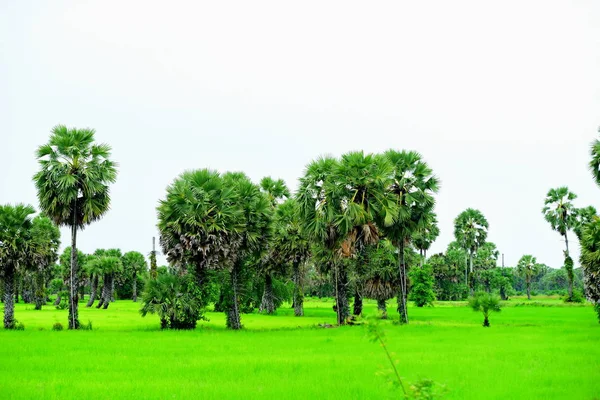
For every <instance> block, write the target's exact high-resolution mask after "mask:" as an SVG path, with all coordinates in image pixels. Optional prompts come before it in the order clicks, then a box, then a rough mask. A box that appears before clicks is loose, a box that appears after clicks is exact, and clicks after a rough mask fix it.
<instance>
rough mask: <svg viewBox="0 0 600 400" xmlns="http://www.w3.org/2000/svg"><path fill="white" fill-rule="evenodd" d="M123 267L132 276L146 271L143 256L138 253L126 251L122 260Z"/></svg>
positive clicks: (146, 264)
mask: <svg viewBox="0 0 600 400" xmlns="http://www.w3.org/2000/svg"><path fill="white" fill-rule="evenodd" d="M122 262H123V267H124V268H125V269H127V270H129V271H131V272H133V273H134V274H138V273H140V272H141V271H145V270H146V269H148V263H146V258H145V257H144V255H143V254H142V253H140V252H138V251H128V252H127V253H125V254H123V258H122Z"/></svg>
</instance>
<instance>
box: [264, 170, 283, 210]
mask: <svg viewBox="0 0 600 400" xmlns="http://www.w3.org/2000/svg"><path fill="white" fill-rule="evenodd" d="M259 186H260V190H261V192H263V193H265V194H266V195H267V197H268V198H269V201H270V202H271V204H272V205H273V206H275V205H276V204H278V203H280V202H281V201H282V200H284V199H287V198H289V197H290V190H289V189H288V187H287V186H286V184H285V182H284V180H283V179H277V180H275V179H273V178H271V177H270V176H266V177H264V178H263V179H261V181H260V185H259Z"/></svg>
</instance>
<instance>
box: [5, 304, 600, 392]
mask: <svg viewBox="0 0 600 400" xmlns="http://www.w3.org/2000/svg"><path fill="white" fill-rule="evenodd" d="M332 304H333V303H332V301H331V300H324V299H310V300H308V301H307V302H306V303H305V307H306V308H305V312H306V316H305V317H301V318H296V317H294V316H293V310H292V309H290V307H289V305H288V306H284V307H282V308H280V309H279V310H278V311H277V315H274V316H268V315H260V314H257V313H255V314H244V315H243V316H242V322H243V324H244V329H243V330H242V331H230V330H226V329H225V317H224V314H222V313H213V312H208V313H207V315H206V316H207V318H208V319H209V321H202V322H200V323H199V325H198V328H197V329H196V330H194V331H161V330H160V329H159V321H158V318H157V317H155V316H149V317H146V318H142V317H141V316H140V315H139V312H138V310H139V307H140V305H139V304H136V303H133V302H131V301H125V300H121V301H117V302H115V303H113V304H111V305H110V307H109V309H107V310H97V309H95V308H91V309H90V308H85V306H84V304H81V305H80V307H81V308H80V319H81V321H82V322H83V323H85V322H87V321H92V325H93V330H92V331H67V330H64V331H53V330H52V325H53V324H54V323H55V322H61V323H63V325H66V320H67V311H66V310H56V309H55V308H54V307H52V306H46V307H44V309H43V310H42V311H35V310H33V306H32V305H29V304H18V305H17V307H16V312H15V316H16V318H17V319H18V320H19V321H20V322H22V323H23V324H24V325H25V330H24V331H9V330H1V331H0V343H1V345H0V360H1V362H0V398H1V399H66V398H85V399H133V398H136V399H137V398H144V399H186V398H202V399H223V398H252V399H255V398H257V399H272V398H281V399H290V398H294V399H311V398H320V399H321V398H322V399H341V398H356V399H382V398H394V397H396V398H399V397H400V396H399V393H398V392H394V391H393V389H392V386H391V385H390V383H389V382H388V378H387V376H388V372H389V371H390V365H389V363H388V362H387V360H386V355H385V353H384V352H383V350H382V348H381V347H380V345H378V344H375V343H373V342H371V341H369V338H368V335H367V332H366V329H365V328H364V327H363V326H343V327H333V328H324V327H321V326H320V325H322V324H335V317H336V315H335V313H334V312H333V311H332V308H331V307H332ZM389 305H390V311H392V310H391V308H393V306H392V302H390V303H389ZM376 312H377V311H376V304H375V303H374V302H367V303H366V305H365V310H364V313H365V315H367V316H369V315H376ZM409 314H410V317H411V321H410V324H409V325H406V326H402V325H398V324H395V323H393V322H392V320H393V319H395V318H396V317H397V314H394V313H392V312H390V318H391V320H388V321H384V322H382V324H383V325H382V328H383V330H384V332H385V340H386V343H387V346H388V348H389V350H390V351H391V352H393V358H394V359H395V360H397V368H398V370H399V373H400V375H401V376H402V377H403V379H404V381H405V382H406V383H407V384H409V383H410V382H415V381H417V380H419V379H423V378H427V379H431V380H433V381H435V382H436V384H437V385H439V387H440V388H441V387H442V386H443V387H444V388H443V391H444V392H445V395H444V398H448V399H521V398H522V399H598V398H600V325H599V324H598V321H597V320H596V316H595V313H594V312H593V310H592V308H591V307H589V306H581V305H565V304H563V303H562V302H560V301H559V300H557V299H553V298H543V297H538V298H534V299H533V300H532V301H531V302H528V301H527V300H524V299H522V298H513V299H511V300H510V301H508V302H505V303H504V308H503V309H502V311H501V312H500V313H494V314H492V315H491V318H490V320H491V325H492V326H491V328H483V327H482V326H481V322H482V316H481V314H480V313H476V312H473V311H472V310H471V309H469V308H467V307H466V305H465V303H461V302H456V303H445V302H438V303H436V304H435V306H434V307H428V308H427V307H426V308H416V307H411V308H410V310H409Z"/></svg>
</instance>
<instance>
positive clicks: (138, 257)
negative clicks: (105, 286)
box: [122, 251, 148, 302]
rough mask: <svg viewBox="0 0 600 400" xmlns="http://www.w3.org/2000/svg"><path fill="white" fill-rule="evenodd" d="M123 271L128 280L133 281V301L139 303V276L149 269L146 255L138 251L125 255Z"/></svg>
mask: <svg viewBox="0 0 600 400" xmlns="http://www.w3.org/2000/svg"><path fill="white" fill-rule="evenodd" d="M122 262H123V270H124V272H125V274H127V276H126V279H131V281H132V285H133V287H132V292H133V293H132V297H133V301H134V302H136V301H137V297H138V295H137V281H138V277H139V274H140V273H142V272H144V271H146V270H147V269H148V264H147V263H146V259H145V258H144V255H143V254H142V253H140V252H137V251H129V252H127V253H125V254H124V255H123V258H122Z"/></svg>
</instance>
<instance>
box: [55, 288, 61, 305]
mask: <svg viewBox="0 0 600 400" xmlns="http://www.w3.org/2000/svg"><path fill="white" fill-rule="evenodd" d="M60 300H61V298H60V291H59V292H58V293H56V300H54V305H55V306H58V305H59V304H60Z"/></svg>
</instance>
